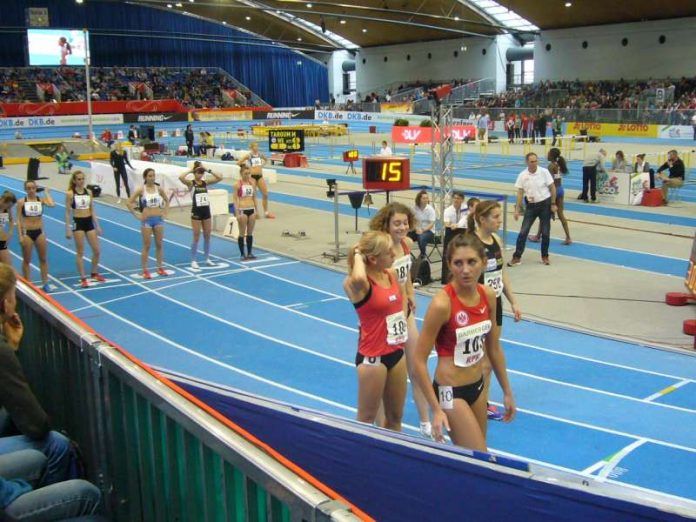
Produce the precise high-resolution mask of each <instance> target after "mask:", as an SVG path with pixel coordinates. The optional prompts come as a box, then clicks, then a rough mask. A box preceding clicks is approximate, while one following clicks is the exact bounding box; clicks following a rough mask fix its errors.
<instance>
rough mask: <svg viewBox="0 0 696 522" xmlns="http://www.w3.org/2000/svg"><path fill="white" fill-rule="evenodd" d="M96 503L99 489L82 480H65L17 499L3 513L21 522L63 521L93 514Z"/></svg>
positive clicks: (97, 506) (98, 497)
mask: <svg viewBox="0 0 696 522" xmlns="http://www.w3.org/2000/svg"><path fill="white" fill-rule="evenodd" d="M100 500H101V493H100V491H99V489H97V487H96V486H94V485H92V484H90V483H89V482H87V481H86V480H66V481H64V482H60V483H59V484H52V485H50V486H46V487H43V488H40V489H35V490H34V491H30V492H29V493H25V494H24V495H21V496H19V497H17V499H16V500H15V501H14V502H12V503H11V504H10V505H8V506H7V507H6V508H5V513H7V514H8V515H9V516H11V517H13V518H14V519H16V520H21V521H22V522H40V521H48V520H66V519H69V518H70V519H71V518H72V517H82V516H85V515H92V514H94V513H95V512H96V511H97V509H98V508H99V503H100ZM81 520H83V519H81ZM84 520H89V519H84Z"/></svg>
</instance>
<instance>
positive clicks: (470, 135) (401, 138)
mask: <svg viewBox="0 0 696 522" xmlns="http://www.w3.org/2000/svg"><path fill="white" fill-rule="evenodd" d="M448 135H450V136H451V137H452V141H454V142H462V141H467V140H471V139H475V137H476V127H474V126H473V125H455V126H453V127H451V128H450V129H449V132H448ZM436 138H439V137H438V136H436ZM432 141H433V129H432V127H413V126H412V127H396V126H394V127H392V142H394V143H432Z"/></svg>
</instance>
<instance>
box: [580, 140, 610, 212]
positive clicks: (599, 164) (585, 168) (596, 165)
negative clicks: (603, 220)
mask: <svg viewBox="0 0 696 522" xmlns="http://www.w3.org/2000/svg"><path fill="white" fill-rule="evenodd" d="M606 157H607V151H606V150H604V149H599V152H597V154H594V155H591V156H588V158H587V159H586V160H585V161H584V162H583V164H582V192H581V193H580V195H579V196H578V199H582V200H583V201H584V202H585V203H588V202H589V200H588V199H587V190H588V188H589V190H590V197H591V198H592V203H597V172H598V171H599V172H604V173H606V171H605V170H604V160H605V159H606Z"/></svg>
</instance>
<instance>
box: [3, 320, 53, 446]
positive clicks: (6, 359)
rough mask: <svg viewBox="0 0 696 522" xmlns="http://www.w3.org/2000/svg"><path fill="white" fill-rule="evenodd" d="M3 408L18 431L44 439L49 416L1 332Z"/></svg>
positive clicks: (36, 438) (46, 433) (48, 427)
mask: <svg viewBox="0 0 696 522" xmlns="http://www.w3.org/2000/svg"><path fill="white" fill-rule="evenodd" d="M0 407H2V408H5V409H6V410H7V413H8V414H9V416H10V419H12V422H13V423H14V425H15V427H16V428H17V429H18V430H19V432H20V433H21V434H22V435H26V436H27V437H29V438H30V439H34V440H40V439H43V438H44V437H46V436H47V435H48V432H49V431H50V430H51V427H50V425H49V422H48V415H47V414H46V412H45V411H44V409H43V408H42V407H41V405H40V404H39V401H38V400H37V398H36V396H35V395H34V393H33V392H32V391H31V388H30V387H29V383H28V382H27V378H26V376H25V375H24V371H23V370H22V366H21V364H20V363H19V359H17V355H16V354H15V351H14V350H13V349H12V347H11V346H10V345H9V344H8V343H7V340H6V339H5V336H4V335H2V334H0Z"/></svg>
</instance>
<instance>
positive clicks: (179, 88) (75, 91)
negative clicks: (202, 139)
mask: <svg viewBox="0 0 696 522" xmlns="http://www.w3.org/2000/svg"><path fill="white" fill-rule="evenodd" d="M90 72H91V76H90V87H91V96H92V100H93V101H121V100H133V99H157V100H160V99H175V100H178V101H180V102H181V103H183V104H184V105H185V106H186V107H187V108H190V109H203V108H219V107H228V106H234V105H247V104H248V105H252V104H253V102H252V93H251V92H250V91H249V90H247V89H245V88H240V87H239V86H238V84H237V83H236V82H235V81H234V79H233V78H232V77H231V76H229V75H228V74H227V73H225V72H224V71H221V70H220V69H206V68H201V69H198V68H196V69H190V68H189V69H179V68H171V67H150V68H140V67H130V68H127V67H94V68H92V69H91V71H90ZM22 80H27V81H26V82H25V84H26V85H28V86H31V87H30V88H36V91H37V95H38V97H39V101H55V102H68V101H85V97H86V93H87V85H86V78H85V70H84V69H83V68H72V67H59V68H36V67H31V68H16V69H0V83H1V85H2V91H1V92H0V102H3V103H12V102H26V101H32V96H31V95H30V93H26V92H23V91H22ZM37 87H38V88H37ZM224 91H228V92H231V93H232V96H225V95H224ZM32 94H33V93H32Z"/></svg>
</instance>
